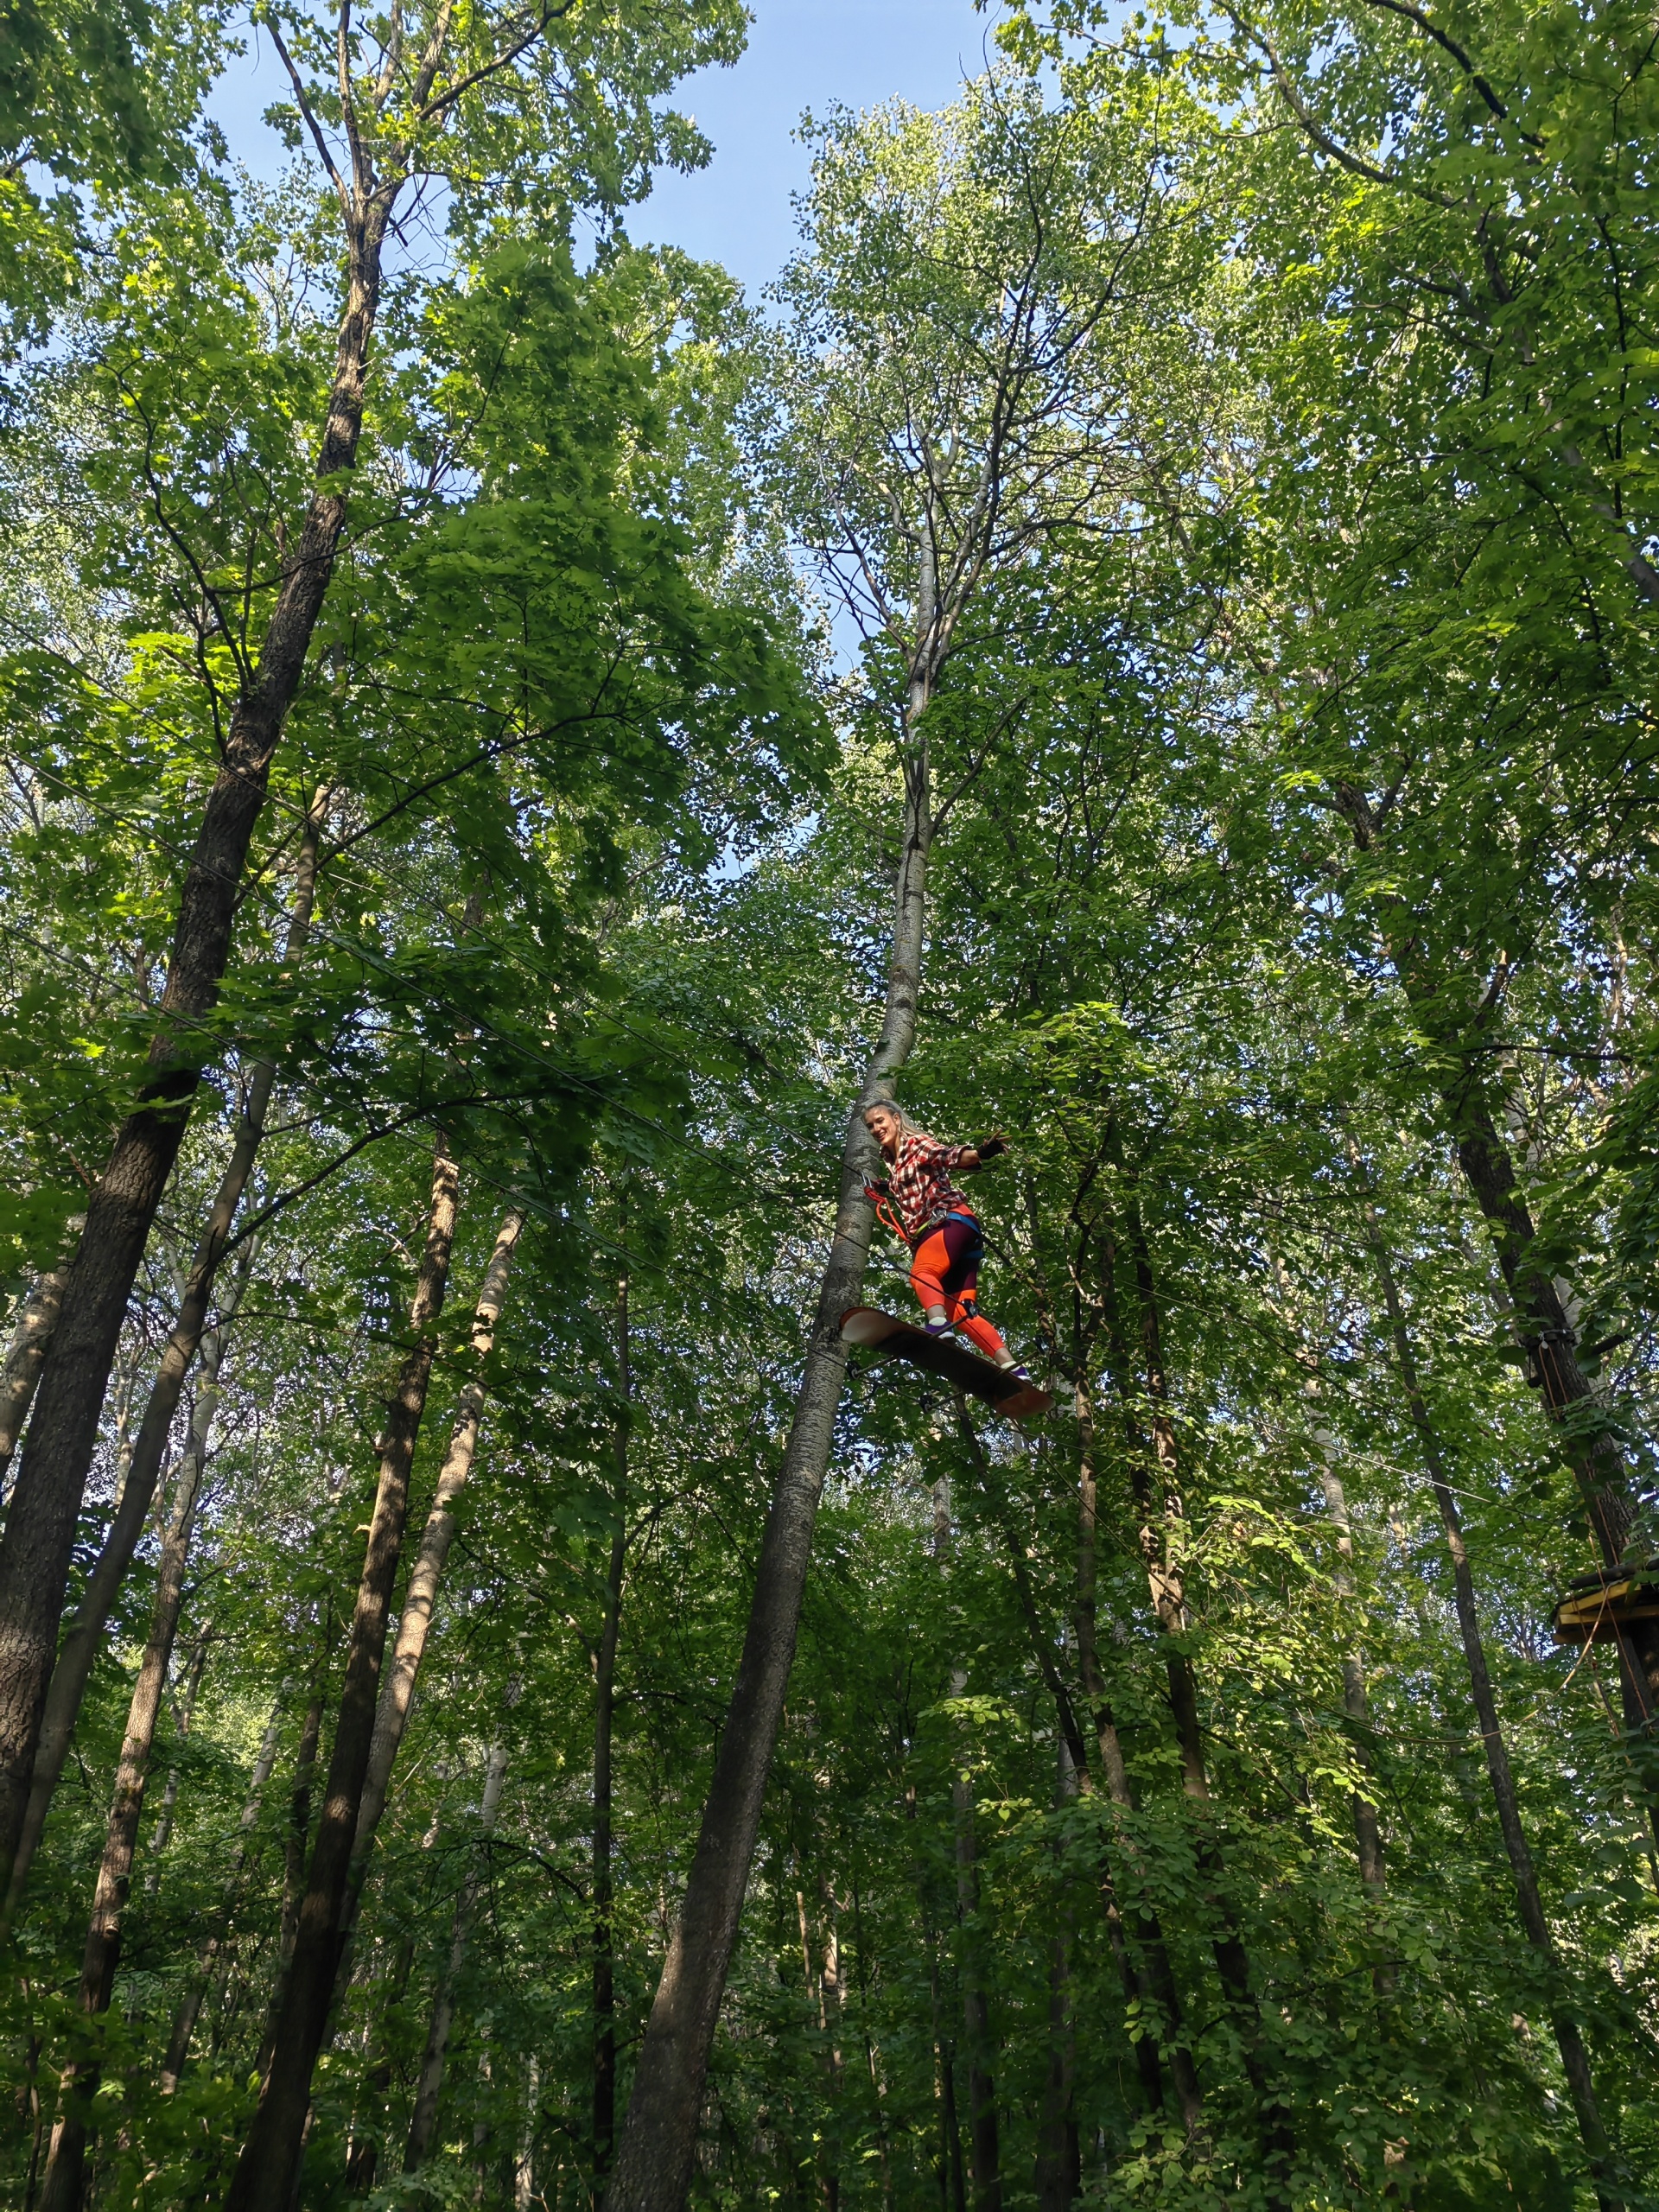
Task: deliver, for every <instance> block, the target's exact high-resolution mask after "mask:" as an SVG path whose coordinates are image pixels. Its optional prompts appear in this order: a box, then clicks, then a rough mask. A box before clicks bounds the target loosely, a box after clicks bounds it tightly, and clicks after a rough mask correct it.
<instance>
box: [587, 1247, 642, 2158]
mask: <svg viewBox="0 0 1659 2212" xmlns="http://www.w3.org/2000/svg"><path fill="white" fill-rule="evenodd" d="M623 1223H624V1226H623V1242H624V1244H625V1246H626V1239H627V1230H626V1214H625V1215H624V1217H623ZM616 1360H617V1384H618V1388H619V1389H620V1393H621V1398H622V1409H621V1413H620V1416H619V1418H618V1421H617V1424H616V1487H615V1492H614V1496H613V1501H612V1511H613V1515H614V1521H613V1526H612V1529H611V1557H610V1564H609V1568H608V1571H607V1577H606V1582H605V1615H604V1618H603V1619H602V1621H601V1624H600V1630H599V1643H598V1646H597V1648H596V1649H595V1650H594V1885H593V1908H594V1976H593V1980H594V2186H595V2187H596V2188H597V2187H598V2185H599V2184H600V2183H602V2182H603V2180H604V2178H605V2176H606V2174H607V2171H609V2169H610V2163H611V2152H612V2148H613V2145H614V2142H615V2139H616V1939H615V1929H614V1925H613V1906H614V1891H613V1878H612V1869H611V1848H612V1840H613V1839H612V1799H613V1775H612V1764H611V1745H612V1732H613V1721H614V1719H615V1713H616V1650H617V1642H618V1639H619V1637H620V1634H621V1630H622V1577H623V1574H624V1573H625V1572H626V1567H627V1555H628V1523H627V1513H628V1421H629V1414H630V1400H631V1398H632V1387H633V1371H632V1346H631V1344H630V1340H629V1333H628V1271H627V1266H626V1260H625V1262H624V1266H623V1272H622V1274H621V1276H620V1279H619V1280H618V1282H617V1286H616Z"/></svg>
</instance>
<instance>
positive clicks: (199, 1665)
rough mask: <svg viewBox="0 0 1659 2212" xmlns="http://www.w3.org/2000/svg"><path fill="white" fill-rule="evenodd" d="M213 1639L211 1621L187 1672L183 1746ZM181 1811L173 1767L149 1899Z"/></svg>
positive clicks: (155, 1839)
mask: <svg viewBox="0 0 1659 2212" xmlns="http://www.w3.org/2000/svg"><path fill="white" fill-rule="evenodd" d="M211 1643H213V1623H212V1621H207V1622H205V1623H204V1624H203V1625H202V1630H201V1633H200V1636H198V1637H197V1638H196V1641H195V1647H194V1649H193V1650H192V1652H191V1654H190V1658H189V1662H188V1665H187V1666H186V1668H185V1670H184V1695H183V1696H182V1697H181V1699H180V1700H179V1703H178V1708H177V1709H178V1729H177V1734H178V1738H179V1740H180V1742H181V1743H182V1742H183V1741H184V1739H185V1738H186V1737H188V1735H189V1733H190V1724H191V1722H192V1721H193V1720H194V1719H195V1717H196V1698H197V1696H198V1694H200V1689H201V1678H202V1675H203V1674H204V1673H205V1672H206V1670H207V1650H208V1647H209V1645H210V1644H211ZM178 1808H179V1770H178V1769H177V1767H175V1766H170V1767H168V1770H167V1786H166V1788H165V1789H163V1790H162V1802H161V1803H160V1805H159V1806H158V1807H157V1808H156V1833H155V1834H154V1835H152V1836H151V1838H150V1840H149V1850H148V1852H147V1853H145V1858H146V1860H147V1862H148V1863H147V1865H146V1866H145V1870H144V1891H145V1894H146V1895H147V1896H154V1894H155V1892H156V1889H157V1888H158V1887H159V1886H160V1884H161V1878H162V1854H163V1853H165V1851H166V1849H167V1847H168V1844H169V1843H171V1842H172V1840H173V1821H174V1816H175V1814H176V1813H177V1811H178Z"/></svg>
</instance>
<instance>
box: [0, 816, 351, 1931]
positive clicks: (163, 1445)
mask: <svg viewBox="0 0 1659 2212" xmlns="http://www.w3.org/2000/svg"><path fill="white" fill-rule="evenodd" d="M327 811H328V792H327V789H326V788H323V789H320V790H319V791H317V793H316V795H315V798H313V800H312V802H311V805H310V807H309V809H308V811H307V814H306V817H305V825H304V829H303V830H302V835H301V839H300V849H299V853H298V855H297V858H296V863H295V883H294V899H293V904H292V906H290V908H289V918H288V936H287V941H286V946H285V951H284V957H285V958H286V959H288V960H297V959H298V957H300V954H301V953H302V951H303V950H304V948H305V942H306V938H307V936H308V933H309V931H310V926H311V916H312V913H313V912H314V910H315V905H316V893H317V853H318V846H319V843H320V842H321V836H322V827H323V823H324V822H325V820H326V819H327ZM276 1079H277V1069H276V1065H275V1063H274V1062H273V1061H270V1060H260V1061H257V1062H256V1063H255V1064H254V1065H253V1067H252V1068H251V1070H250V1071H249V1076H248V1090H247V1097H246V1102H245V1105H244V1108H243V1112H242V1118H241V1122H240V1123H239V1124H238V1128H237V1133H236V1141H235V1143H234V1144H233V1145H232V1148H231V1156H230V1159H229V1160H227V1161H226V1166H225V1172H224V1173H223V1174H222V1175H221V1176H220V1178H219V1188H218V1189H217V1191H215V1192H214V1193H213V1205H211V1206H210V1207H209V1208H208V1211H207V1221H206V1223H205V1224H204V1225H203V1228H202V1231H201V1235H200V1238H199V1239H198V1240H197V1243H196V1249H195V1252H194V1256H193V1257H192V1259H191V1262H190V1272H189V1274H188V1275H187V1277H186V1278H185V1285H184V1295H183V1297H182V1298H181V1300H180V1302H179V1318H178V1319H177V1321H176V1322H175V1325H174V1327H173V1332H172V1334H171V1335H170V1336H169V1337H168V1340H167V1343H166V1344H165V1345H163V1347H162V1357H161V1361H160V1363H159V1365H158V1366H157V1368H156V1379H155V1381H154V1382H153V1383H151V1384H150V1389H149V1400H148V1402H146V1404H145V1407H144V1414H143V1421H141V1422H140V1423H139V1427H138V1435H137V1441H136V1442H135V1444H134V1446H133V1451H132V1459H131V1462H130V1465H129V1466H128V1469H127V1474H126V1480H125V1481H124V1483H123V1484H122V1486H121V1496H120V1498H119V1500H118V1503H117V1505H116V1509H115V1513H114V1516H113V1518H112V1519H111V1522H110V1527H109V1530H108V1533H107V1534H106V1535H105V1539H104V1548H103V1549H102V1551H101V1552H100V1553H99V1557H98V1564H97V1565H96V1566H95V1567H94V1568H93V1569H92V1574H91V1576H90V1577H89V1578H88V1580H87V1584H86V1593H85V1595H84V1596H83V1597H82V1599H81V1601H80V1605H79V1608H78V1609H77V1611H76V1613H75V1618H74V1619H73V1621H72V1622H71V1624H70V1625H69V1629H68V1631H67V1634H66V1635H65V1637H64V1639H63V1646H62V1649H60V1652H59V1653H58V1656H57V1662H56V1664H55V1665H54V1668H53V1669H52V1676H51V1683H50V1687H49V1688H48V1691H47V1694H46V1703H45V1707H44V1711H43V1713H42V1716H41V1726H40V1735H39V1742H38V1744H37V1746H36V1748H35V1755H34V1764H33V1767H32V1769H31V1771H30V1775H29V1797H28V1802H27V1804H26V1805H25V1808H24V1811H23V1818H22V1826H21V1827H20V1829H19V1831H18V1833H17V1835H16V1841H15V1844H14V1847H13V1851H12V1856H11V1861H10V1879H9V1881H8V1883H7V1885H6V1890H5V1901H4V1905H3V1909H0V1933H3V1931H4V1929H7V1928H9V1927H10V1925H11V1924H12V1923H13V1921H14V1920H15V1918H16V1915H17V1912H18V1910H19V1909H20V1908H21V1906H22V1898H23V1891H24V1885H25V1884H26V1883H27V1882H28V1879H29V1867H30V1866H31V1865H32V1864H33V1862H34V1858H35V1851H36V1849H37V1848H38V1847H39V1844H40V1840H41V1833H42V1831H43V1830H44V1828H45V1827H46V1816H47V1814H48V1812H49V1811H50V1810H51V1806H52V1797H53V1793H54V1790H55V1789H57V1786H58V1783H59V1780H60V1777H61V1776H62V1773H63V1768H64V1762H65V1760H66V1759H67V1758H68V1756H69V1739H70V1738H71V1737H72V1736H73V1733H74V1728H75V1721H76V1719H77V1718H78V1716H79V1712H80V1703H81V1700H82V1698H83V1697H84V1696H85V1695H86V1684H87V1681H88V1680H89V1678H90V1676H91V1675H92V1664H93V1662H94V1661H95V1660H96V1658H97V1656H98V1651H99V1643H100V1641H101V1639H102V1637H103V1634H104V1626H105V1622H106V1621H107V1620H108V1619H109V1617H110V1608H111V1605H113V1604H114V1603H115V1596H116V1592H117V1591H118V1589H119V1588H120V1586H121V1583H122V1580H123V1578H124V1576H125V1574H126V1571H127V1569H128V1567H130V1565H131V1563H132V1555H133V1553H134V1552H135V1551H136V1550H137V1547H138V1540H139V1538H140V1537H141V1536H142V1535H143V1532H144V1523H145V1521H146V1519H147V1518H148V1516H149V1507H150V1501H151V1499H152V1498H153V1497H155V1495H156V1483H157V1481H158V1480H159V1479H160V1476H161V1471H162V1460H163V1459H164V1458H165V1456H166V1452H167V1444H168V1437H169V1436H170V1435H171V1433H172V1430H173V1417H174V1415H175V1413H176V1412H177V1411H178V1406H179V1398H180V1395H181V1392H182V1390H183V1389H184V1383H185V1377H186V1376H188V1373H189V1371H190V1365H191V1362H192V1361H193V1360H194V1358H195V1357H196V1354H197V1351H198V1350H199V1349H200V1345H201V1342H202V1335H203V1331H204V1329H205V1328H206V1325H207V1314H208V1311H209V1306H210V1303H211V1300H212V1295H213V1281H214V1278H215V1276H216V1274H218V1271H219V1261H220V1259H221V1257H222V1256H223V1255H224V1252H225V1249H226V1242H227V1240H228V1238H229V1236H230V1232H231V1225H232V1221H233V1219H234V1217H235V1214H236V1210H237V1207H238V1205H240V1203H241V1200H242V1194H243V1192H245V1190H246V1188H247V1185H248V1178H249V1176H250V1174H251V1173H252V1170H253V1161H254V1155H255V1154H256V1153H257V1151H258V1149H259V1143H260V1140H261V1138H262V1137H263V1136H264V1128H265V1116H266V1114H267V1113H268V1111H269V1110H270V1094H271V1090H272V1087H273V1085H274V1084H275V1082H276ZM227 1310H229V1309H227Z"/></svg>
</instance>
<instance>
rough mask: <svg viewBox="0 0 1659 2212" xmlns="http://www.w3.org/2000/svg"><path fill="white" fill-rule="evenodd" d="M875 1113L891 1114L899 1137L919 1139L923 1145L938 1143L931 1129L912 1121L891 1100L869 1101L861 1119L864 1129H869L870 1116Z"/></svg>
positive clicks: (875, 1099) (874, 1099) (901, 1108)
mask: <svg viewBox="0 0 1659 2212" xmlns="http://www.w3.org/2000/svg"><path fill="white" fill-rule="evenodd" d="M875 1113H882V1114H891V1115H892V1116H893V1120H894V1121H895V1122H898V1124H899V1135H900V1136H905V1137H920V1139H921V1140H922V1141H923V1143H924V1144H938V1137H936V1136H935V1135H934V1134H933V1132H932V1130H931V1129H925V1128H923V1127H922V1125H921V1123H920V1122H918V1121H914V1120H912V1117H911V1116H909V1115H908V1114H906V1111H905V1109H904V1108H903V1107H902V1106H897V1105H895V1104H894V1103H893V1100H892V1099H891V1098H872V1099H871V1101H870V1103H869V1104H868V1106H867V1107H866V1108H865V1109H864V1113H863V1117H862V1118H863V1122H864V1126H865V1128H868V1127H869V1123H870V1116H871V1115H872V1114H875Z"/></svg>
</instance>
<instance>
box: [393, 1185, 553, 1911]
mask: <svg viewBox="0 0 1659 2212" xmlns="http://www.w3.org/2000/svg"><path fill="white" fill-rule="evenodd" d="M523 1229H524V1211H523V1209H522V1208H520V1207H518V1206H512V1207H510V1208H509V1209H508V1211H507V1212H506V1213H505V1216H504V1217H503V1218H502V1222H501V1226H500V1228H499V1230H497V1231H496V1235H495V1248H494V1249H493V1251H492V1253H491V1255H490V1263H489V1265H488V1267H487V1268H486V1269H485V1271H484V1281H483V1285H482V1287H480V1291H479V1294H478V1303H477V1305H476V1306H474V1309H473V1332H472V1340H471V1351H472V1357H473V1362H474V1372H473V1374H472V1375H471V1376H470V1377H469V1378H468V1380H467V1383H466V1386H465V1388H464V1389H462V1391H461V1403H460V1405H459V1407H458V1408H457V1410H456V1414H455V1422H454V1428H453V1429H452V1430H451V1431H450V1435H449V1448H448V1452H446V1453H445V1455H444V1461H443V1465H442V1468H441V1469H440V1471H439V1473H438V1480H437V1487H436V1488H435V1490H434V1491H433V1493H432V1503H431V1505H430V1506H429V1509H428V1510H427V1516H426V1526H425V1527H424V1529H422V1531H421V1541H420V1546H419V1548H418V1549H417V1550H416V1554H415V1563H414V1565H413V1566H412V1567H410V1571H409V1581H408V1584H407V1586H406V1587H405V1590H404V1605H403V1611H401V1613H400V1614H399V1615H398V1617H397V1636H396V1637H395V1638H394V1639H393V1643H392V1647H391V1662H390V1663H389V1664H388V1666H387V1668H386V1672H385V1680H384V1681H382V1683H381V1685H380V1694H379V1700H378V1704H377V1706H376V1707H375V1715H374V1733H373V1736H372V1739H371V1741H370V1745H369V1764H368V1770H367V1771H366V1773H365V1776H364V1777H363V1795H362V1797H361V1799H360V1801H359V1805H358V1813H357V1828H356V1833H355V1836H354V1839H353V1846H352V1860H353V1869H352V1895H353V1902H355V1899H356V1898H357V1897H358V1896H359V1895H360V1894H361V1891H362V1885H363V1877H364V1874H365V1871H366V1868H367V1864H368V1856H369V1853H370V1851H371V1850H372V1847H373V1844H374V1838H375V1834H376V1832H377V1830H378V1827H379V1825H380V1818H381V1815H382V1814H383V1813H384V1812H385V1808H386V1799H387V1796H388V1795H389V1793H390V1791H391V1773H392V1767H393V1765H394V1764H395V1762H396V1760H397V1752H398V1749H399V1747H400V1746H401V1745H402V1743H403V1740H404V1729H405V1728H406V1727H407V1726H408V1725H409V1716H410V1709H411V1707H413V1705H414V1701H415V1684H416V1676H417V1675H419V1673H420V1669H421V1661H422V1659H423V1657H424V1656H425V1653H426V1644H427V1638H428V1637H429V1636H430V1634H431V1632H432V1615H433V1611H434V1608H435V1605H436V1602H437V1594H438V1588H439V1586H440V1584H441V1583H442V1580H443V1571H444V1568H445V1567H446V1566H447V1565H448V1560H449V1548H450V1546H451V1545H452V1544H453V1543H454V1540H455V1503H456V1501H457V1499H458V1498H459V1497H460V1496H461V1491H463V1490H465V1489H466V1487H467V1483H468V1482H469V1481H470V1480H471V1478H472V1472H473V1465H474V1461H475V1459H476V1458H477V1456H478V1438H479V1431H480V1427H481V1426H482V1423H483V1419H484V1403H485V1399H486V1395H487V1394H486V1389H485V1383H484V1365H485V1362H486V1360H487V1359H488V1358H489V1356H490V1352H491V1351H492V1349H493V1346H494V1344H495V1332H496V1327H497V1325H498V1323H499V1321H500V1319H501V1310H502V1308H503V1306H505V1304H506V1298H507V1283H508V1279H509V1277H510V1276H511V1274H512V1262H513V1255H514V1254H515V1253H516V1252H517V1250H518V1238H519V1236H520V1234H521V1232H522V1231H523Z"/></svg>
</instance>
